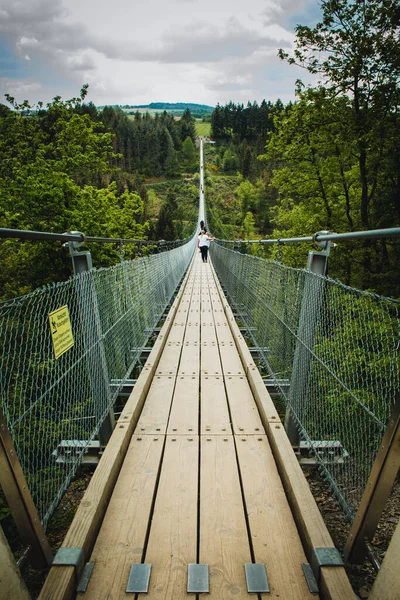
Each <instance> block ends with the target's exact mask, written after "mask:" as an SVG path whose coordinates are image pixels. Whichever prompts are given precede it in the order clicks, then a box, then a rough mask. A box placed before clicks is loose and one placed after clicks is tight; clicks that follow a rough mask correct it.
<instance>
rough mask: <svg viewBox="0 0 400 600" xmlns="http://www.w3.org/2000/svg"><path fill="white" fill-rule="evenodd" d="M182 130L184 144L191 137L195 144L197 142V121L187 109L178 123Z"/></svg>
mask: <svg viewBox="0 0 400 600" xmlns="http://www.w3.org/2000/svg"><path fill="white" fill-rule="evenodd" d="M178 123H179V127H180V130H181V140H182V142H183V141H184V140H186V138H187V137H188V136H189V137H190V138H191V140H192V142H193V143H194V142H195V140H196V125H195V120H194V118H193V117H192V115H191V113H190V110H189V109H188V108H187V109H186V110H185V112H184V113H183V115H182V117H181V119H180V120H179V121H178Z"/></svg>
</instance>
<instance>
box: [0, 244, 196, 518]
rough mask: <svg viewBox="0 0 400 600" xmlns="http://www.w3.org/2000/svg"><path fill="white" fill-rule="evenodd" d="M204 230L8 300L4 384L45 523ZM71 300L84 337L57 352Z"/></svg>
mask: <svg viewBox="0 0 400 600" xmlns="http://www.w3.org/2000/svg"><path fill="white" fill-rule="evenodd" d="M195 242H196V238H195V237H193V238H192V239H191V241H190V242H189V243H187V244H185V245H183V246H181V247H179V248H175V249H173V250H170V251H168V252H163V253H161V254H156V255H152V256H148V257H145V258H140V259H138V260H133V261H129V262H122V263H121V264H119V265H117V266H115V267H111V268H107V269H99V270H96V269H93V270H92V271H89V272H86V273H83V274H81V275H77V276H75V277H73V278H71V279H69V280H68V281H67V282H64V283H58V284H54V285H51V286H47V287H45V288H42V289H39V290H37V291H35V292H34V293H32V294H29V295H27V296H23V297H21V298H16V299H13V300H9V301H6V302H3V303H2V304H0V393H1V407H2V410H3V412H4V414H5V416H6V420H7V423H8V428H9V430H10V432H11V435H12V438H13V442H14V445H15V447H16V451H17V454H18V457H19V460H20V462H21V465H22V468H23V471H24V474H25V477H26V479H27V482H28V486H29V489H30V491H31V494H32V497H33V501H34V503H35V505H36V508H37V510H38V513H39V516H40V518H41V520H42V523H43V525H44V526H46V524H47V522H48V519H49V518H50V516H51V514H52V512H53V510H54V508H55V507H56V506H57V504H58V502H59V500H60V498H61V496H62V494H63V492H64V490H65V489H66V488H67V487H68V485H69V482H70V481H71V479H72V477H73V476H74V474H75V472H76V469H77V467H78V466H79V464H80V463H81V460H82V457H83V455H84V454H85V452H86V449H87V445H88V443H89V442H91V441H92V440H94V438H95V437H96V435H97V433H98V431H99V428H100V426H101V424H102V422H103V420H104V418H105V417H106V415H107V414H108V412H109V410H110V408H111V407H112V406H113V403H114V401H115V399H116V397H117V395H118V392H119V388H118V385H117V386H115V385H114V386H111V385H110V384H111V381H119V382H121V384H120V387H121V386H122V385H123V381H124V379H126V378H129V376H130V373H131V372H132V369H133V366H134V365H135V363H137V361H138V359H139V357H140V354H141V352H142V349H143V346H145V345H146V343H147V341H148V339H149V337H150V335H151V333H152V331H153V329H154V328H155V327H156V326H157V324H158V322H159V320H160V318H161V317H162V315H163V313H164V311H165V309H166V307H167V306H168V303H169V302H170V300H171V298H172V296H173V294H174V292H175V290H176V288H177V286H178V284H179V282H180V280H181V278H182V277H183V275H184V273H185V271H186V269H187V267H188V265H189V261H190V259H191V257H192V255H193V251H194V246H195ZM64 306H68V311H69V316H70V321H71V328H72V332H73V338H74V345H73V346H72V347H71V348H70V349H69V350H68V351H67V352H65V353H64V354H62V355H61V356H60V357H59V358H58V359H56V358H55V356H54V351H53V345H52V339H51V333H50V325H49V313H51V312H53V311H54V310H56V309H58V308H60V307H64Z"/></svg>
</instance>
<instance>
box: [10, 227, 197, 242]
mask: <svg viewBox="0 0 400 600" xmlns="http://www.w3.org/2000/svg"><path fill="white" fill-rule="evenodd" d="M0 238H18V239H23V240H50V241H60V242H77V243H80V244H83V243H85V242H98V243H100V244H108V243H110V244H112V243H119V244H121V243H122V244H159V243H160V242H165V243H174V244H176V243H178V242H185V241H187V240H188V239H191V236H190V237H188V238H185V239H184V240H171V242H169V241H167V240H157V241H156V240H141V239H137V240H132V239H124V238H102V237H93V236H90V235H85V234H84V233H81V232H80V231H68V232H66V233H50V232H48V231H30V230H24V229H8V228H6V227H0Z"/></svg>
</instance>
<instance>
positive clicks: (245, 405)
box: [225, 375, 264, 434]
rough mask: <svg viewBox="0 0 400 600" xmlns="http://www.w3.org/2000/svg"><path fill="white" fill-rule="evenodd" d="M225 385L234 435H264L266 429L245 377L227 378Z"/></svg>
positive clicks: (229, 376)
mask: <svg viewBox="0 0 400 600" xmlns="http://www.w3.org/2000/svg"><path fill="white" fill-rule="evenodd" d="M225 385H226V393H227V396H228V404H229V408H230V412H231V418H232V427H233V431H234V433H236V434H245V433H249V434H257V433H264V427H263V424H262V422H261V419H260V415H259V414H258V410H257V407H256V404H255V402H254V397H253V394H252V392H251V389H250V386H249V382H248V381H247V379H246V377H245V376H244V375H243V376H234V377H232V376H231V375H228V376H225Z"/></svg>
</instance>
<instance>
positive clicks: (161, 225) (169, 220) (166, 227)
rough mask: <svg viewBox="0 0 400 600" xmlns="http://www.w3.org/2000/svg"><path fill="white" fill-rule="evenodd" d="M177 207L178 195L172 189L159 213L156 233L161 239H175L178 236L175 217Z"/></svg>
mask: <svg viewBox="0 0 400 600" xmlns="http://www.w3.org/2000/svg"><path fill="white" fill-rule="evenodd" d="M177 208H178V203H177V201H176V196H175V194H174V192H173V191H172V190H170V191H169V192H168V196H167V198H166V200H165V202H164V203H163V204H162V205H161V208H160V212H159V215H158V222H157V228H156V235H157V238H158V239H159V240H161V239H163V240H174V239H175V238H176V235H175V225H174V219H175V218H176V216H177V215H176V212H177Z"/></svg>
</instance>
